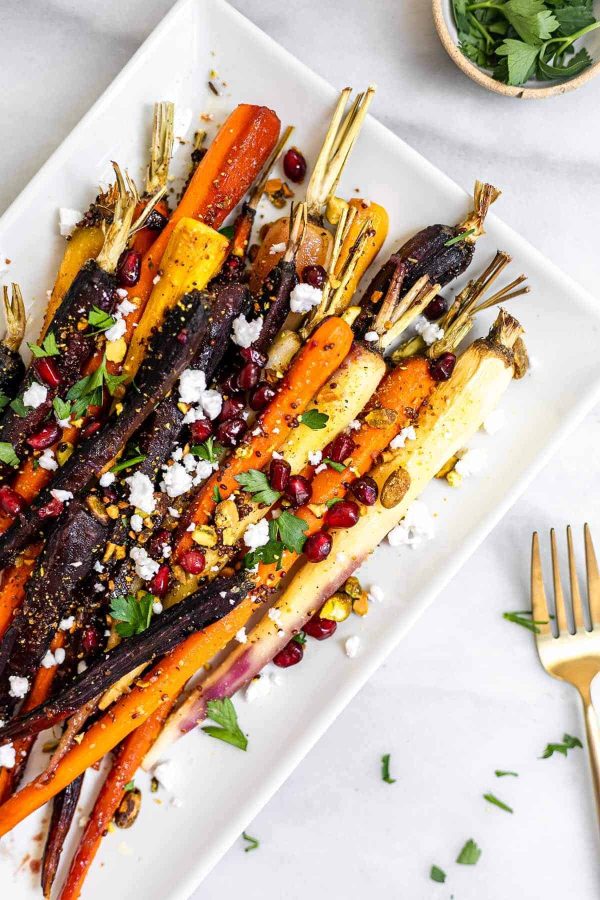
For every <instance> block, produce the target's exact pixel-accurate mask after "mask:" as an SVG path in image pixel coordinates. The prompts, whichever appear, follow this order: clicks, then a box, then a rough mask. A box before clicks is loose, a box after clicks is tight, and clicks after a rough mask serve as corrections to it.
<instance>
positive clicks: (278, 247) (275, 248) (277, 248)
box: [269, 241, 285, 256]
mask: <svg viewBox="0 0 600 900" xmlns="http://www.w3.org/2000/svg"><path fill="white" fill-rule="evenodd" d="M284 251H285V241H281V243H280V244H272V245H271V249H270V250H269V255H270V256H275V254H276V253H283V252H284Z"/></svg>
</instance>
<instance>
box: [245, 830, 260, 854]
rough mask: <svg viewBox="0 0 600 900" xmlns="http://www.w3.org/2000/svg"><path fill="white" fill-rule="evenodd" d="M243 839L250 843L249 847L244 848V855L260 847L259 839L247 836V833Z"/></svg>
mask: <svg viewBox="0 0 600 900" xmlns="http://www.w3.org/2000/svg"><path fill="white" fill-rule="evenodd" d="M242 837H243V838H244V840H245V841H248V846H247V847H244V853H250V851H251V850H256V849H257V848H258V847H260V841H259V840H258V838H253V837H251V836H250V835H249V834H246V832H245V831H243V832H242Z"/></svg>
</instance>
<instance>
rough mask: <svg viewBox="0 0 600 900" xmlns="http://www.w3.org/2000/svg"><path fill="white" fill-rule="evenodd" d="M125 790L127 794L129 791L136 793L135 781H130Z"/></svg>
mask: <svg viewBox="0 0 600 900" xmlns="http://www.w3.org/2000/svg"><path fill="white" fill-rule="evenodd" d="M123 790H124V791H125V793H127V792H128V791H135V781H128V782H127V784H126V785H125V787H124V788H123Z"/></svg>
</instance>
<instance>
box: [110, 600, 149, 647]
mask: <svg viewBox="0 0 600 900" xmlns="http://www.w3.org/2000/svg"><path fill="white" fill-rule="evenodd" d="M153 603H154V597H153V596H152V594H148V593H144V594H142V596H141V597H140V599H139V600H137V599H136V598H135V597H132V596H131V594H127V596H125V597H113V599H112V601H111V604H110V614H111V616H112V617H113V619H116V621H117V634H118V635H120V637H124V638H128V637H132V635H134V634H141V633H142V631H145V630H146V628H148V626H149V625H150V619H151V618H152V604H153Z"/></svg>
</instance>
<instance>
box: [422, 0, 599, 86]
mask: <svg viewBox="0 0 600 900" xmlns="http://www.w3.org/2000/svg"><path fill="white" fill-rule="evenodd" d="M597 11H598V10H596V11H595V10H594V0H433V17H434V22H435V27H436V29H437V32H438V34H439V36H440V39H441V41H442V44H443V45H444V48H445V50H446V51H447V53H448V54H449V56H450V57H451V59H452V60H453V61H454V62H455V63H456V65H457V66H458V67H459V68H460V69H461V70H462V71H463V72H464V73H465V74H466V75H468V76H469V78H472V79H473V81H476V82H477V84H480V85H482V87H486V88H488V90H491V91H495V92H496V93H498V94H503V95H504V96H507V97H520V98H528V99H531V98H543V97H551V96H554V95H556V94H564V93H565V92H566V91H571V90H574V89H575V88H577V87H580V85H582V84H585V82H587V81H589V80H590V79H591V78H593V77H594V75H597V74H598V73H599V72H600V18H597V17H596V12H597Z"/></svg>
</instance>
